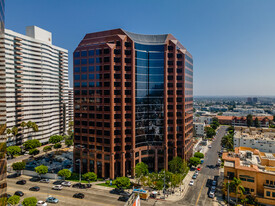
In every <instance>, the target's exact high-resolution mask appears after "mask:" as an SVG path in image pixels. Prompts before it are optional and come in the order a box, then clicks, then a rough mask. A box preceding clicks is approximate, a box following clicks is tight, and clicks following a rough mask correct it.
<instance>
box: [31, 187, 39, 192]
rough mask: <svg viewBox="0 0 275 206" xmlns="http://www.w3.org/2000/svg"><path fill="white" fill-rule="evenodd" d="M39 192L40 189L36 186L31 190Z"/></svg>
mask: <svg viewBox="0 0 275 206" xmlns="http://www.w3.org/2000/svg"><path fill="white" fill-rule="evenodd" d="M39 190H40V187H38V186H34V187H31V188H30V191H39Z"/></svg>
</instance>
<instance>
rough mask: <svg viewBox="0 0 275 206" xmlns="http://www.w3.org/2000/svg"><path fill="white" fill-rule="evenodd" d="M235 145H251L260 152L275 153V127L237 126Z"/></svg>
mask: <svg viewBox="0 0 275 206" xmlns="http://www.w3.org/2000/svg"><path fill="white" fill-rule="evenodd" d="M235 147H251V148H253V149H258V150H259V151H260V152H267V153H275V129H272V128H255V127H250V128H249V127H238V126H236V127H235V134H234V148H235Z"/></svg>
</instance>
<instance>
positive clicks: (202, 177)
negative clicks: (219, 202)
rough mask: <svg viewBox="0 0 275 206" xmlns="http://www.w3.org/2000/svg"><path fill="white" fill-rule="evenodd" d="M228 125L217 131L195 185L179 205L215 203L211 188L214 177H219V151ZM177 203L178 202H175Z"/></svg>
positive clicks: (196, 205) (197, 205) (200, 205)
mask: <svg viewBox="0 0 275 206" xmlns="http://www.w3.org/2000/svg"><path fill="white" fill-rule="evenodd" d="M226 128H227V126H221V127H220V129H219V130H218V132H217V135H216V140H215V141H214V142H212V148H211V149H209V150H208V152H207V153H206V156H205V159H204V163H203V165H202V167H201V171H200V172H199V175H198V177H197V179H196V180H195V183H194V185H193V186H190V187H189V189H188V191H187V193H186V194H185V196H184V198H183V199H181V200H180V201H178V202H177V205H192V206H193V205H194V206H206V205H207V206H208V205H213V199H211V198H209V197H208V193H209V190H210V188H211V185H212V181H213V180H214V178H216V179H218V175H219V169H218V168H217V167H216V164H217V162H218V151H220V150H221V145H220V142H221V138H222V137H223V136H224V135H225V134H226ZM174 205H176V204H174Z"/></svg>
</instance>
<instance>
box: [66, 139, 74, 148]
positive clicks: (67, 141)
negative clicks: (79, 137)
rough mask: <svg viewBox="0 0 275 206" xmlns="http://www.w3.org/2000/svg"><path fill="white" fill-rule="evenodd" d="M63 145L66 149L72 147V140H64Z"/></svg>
mask: <svg viewBox="0 0 275 206" xmlns="http://www.w3.org/2000/svg"><path fill="white" fill-rule="evenodd" d="M65 145H66V146H67V147H70V146H72V145H73V140H72V139H66V140H65Z"/></svg>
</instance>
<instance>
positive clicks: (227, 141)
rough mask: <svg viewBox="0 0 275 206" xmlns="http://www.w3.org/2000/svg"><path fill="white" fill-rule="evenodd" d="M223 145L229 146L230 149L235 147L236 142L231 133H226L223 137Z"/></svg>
mask: <svg viewBox="0 0 275 206" xmlns="http://www.w3.org/2000/svg"><path fill="white" fill-rule="evenodd" d="M222 145H223V146H224V147H226V148H228V149H229V150H231V149H233V147H234V143H233V138H232V136H231V135H225V136H224V137H223V138H222Z"/></svg>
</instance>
